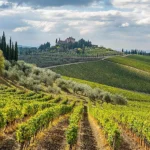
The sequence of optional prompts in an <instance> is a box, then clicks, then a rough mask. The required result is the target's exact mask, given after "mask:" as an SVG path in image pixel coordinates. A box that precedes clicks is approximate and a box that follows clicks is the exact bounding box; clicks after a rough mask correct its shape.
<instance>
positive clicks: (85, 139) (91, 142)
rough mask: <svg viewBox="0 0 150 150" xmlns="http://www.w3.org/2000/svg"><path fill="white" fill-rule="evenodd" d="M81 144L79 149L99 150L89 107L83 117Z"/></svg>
mask: <svg viewBox="0 0 150 150" xmlns="http://www.w3.org/2000/svg"><path fill="white" fill-rule="evenodd" d="M80 130H81V133H80V145H79V147H78V148H77V149H78V150H98V148H97V143H96V140H95V137H94V135H93V132H92V129H91V126H90V123H89V120H88V114H87V107H85V109H84V114H83V118H82V120H81V129H80Z"/></svg>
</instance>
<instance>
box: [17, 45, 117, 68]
mask: <svg viewBox="0 0 150 150" xmlns="http://www.w3.org/2000/svg"><path fill="white" fill-rule="evenodd" d="M118 54H120V53H119V52H117V51H113V50H109V49H106V48H103V47H101V48H86V50H85V54H77V53H76V52H75V51H74V50H70V51H66V52H61V51H59V50H55V51H54V50H53V51H48V52H38V53H33V54H30V55H19V60H24V61H25V62H27V63H31V64H36V65H37V66H38V67H50V66H55V65H62V64H68V63H75V62H86V61H94V60H99V59H101V58H102V57H103V56H109V55H118Z"/></svg>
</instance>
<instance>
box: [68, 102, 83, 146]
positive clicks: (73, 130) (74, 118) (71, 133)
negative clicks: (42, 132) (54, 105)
mask: <svg viewBox="0 0 150 150" xmlns="http://www.w3.org/2000/svg"><path fill="white" fill-rule="evenodd" d="M82 112H83V104H80V105H79V106H77V107H75V108H74V110H73V112H72V114H71V116H70V119H69V126H68V129H67V132H66V138H67V142H68V144H69V145H71V146H73V145H74V144H75V143H76V141H77V135H78V123H79V121H80V119H81V116H82V115H81V114H82Z"/></svg>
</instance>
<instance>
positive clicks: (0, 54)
mask: <svg viewBox="0 0 150 150" xmlns="http://www.w3.org/2000/svg"><path fill="white" fill-rule="evenodd" d="M3 68H4V57H3V52H2V51H1V50H0V73H1V72H2V70H3Z"/></svg>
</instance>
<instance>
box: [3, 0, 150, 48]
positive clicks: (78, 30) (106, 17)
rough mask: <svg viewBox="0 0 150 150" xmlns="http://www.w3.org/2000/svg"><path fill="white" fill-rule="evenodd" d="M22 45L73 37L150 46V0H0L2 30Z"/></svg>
mask: <svg viewBox="0 0 150 150" xmlns="http://www.w3.org/2000/svg"><path fill="white" fill-rule="evenodd" d="M3 31H5V34H6V37H7V41H8V40H9V37H12V39H13V41H18V44H19V45H24V46H39V45H40V44H42V43H45V42H47V41H49V42H50V43H51V44H52V45H54V44H55V41H56V38H60V39H62V40H64V39H66V38H67V37H70V36H72V37H74V38H75V39H76V40H79V39H81V38H84V39H85V40H90V41H92V43H93V44H97V45H99V46H105V47H108V48H113V49H116V50H120V49H122V48H124V49H135V48H136V49H142V50H150V0H0V33H1V34H2V32H3Z"/></svg>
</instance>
